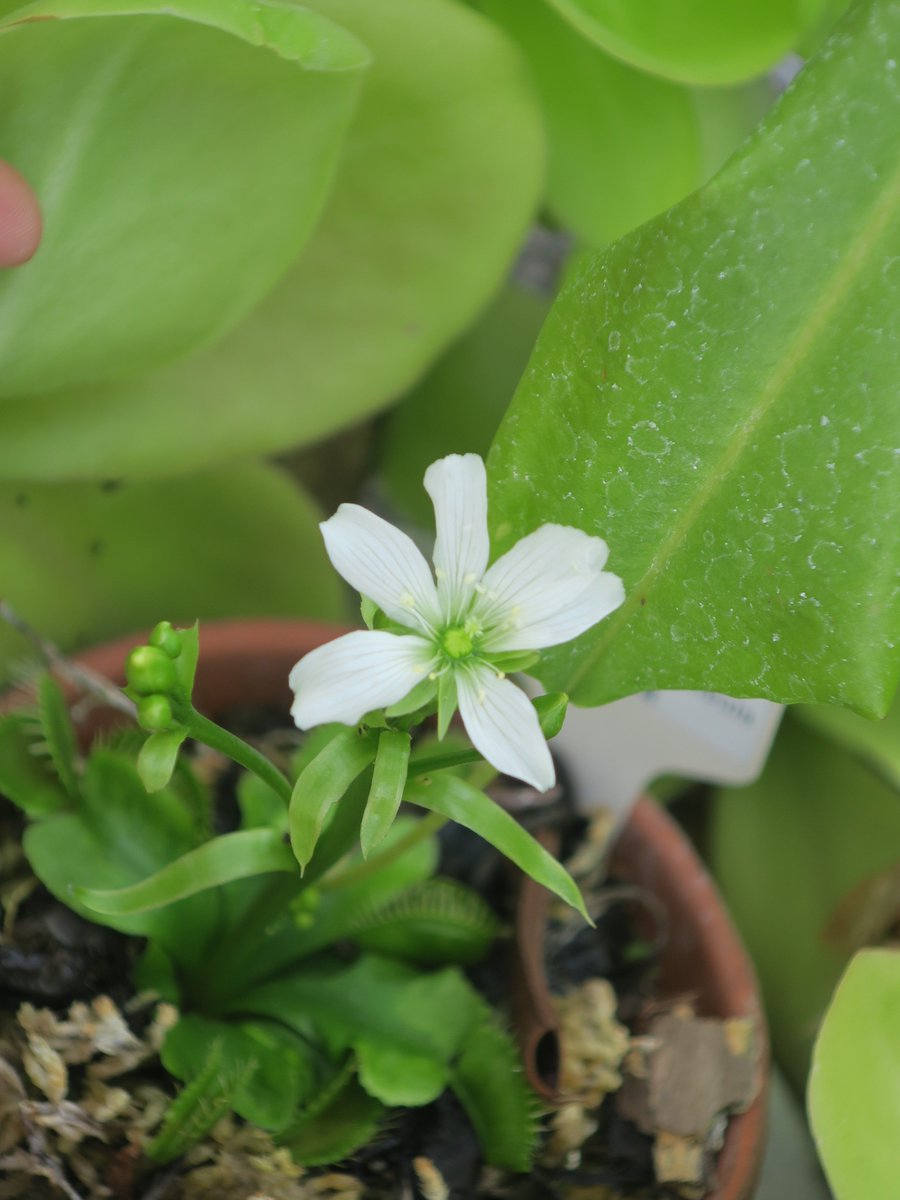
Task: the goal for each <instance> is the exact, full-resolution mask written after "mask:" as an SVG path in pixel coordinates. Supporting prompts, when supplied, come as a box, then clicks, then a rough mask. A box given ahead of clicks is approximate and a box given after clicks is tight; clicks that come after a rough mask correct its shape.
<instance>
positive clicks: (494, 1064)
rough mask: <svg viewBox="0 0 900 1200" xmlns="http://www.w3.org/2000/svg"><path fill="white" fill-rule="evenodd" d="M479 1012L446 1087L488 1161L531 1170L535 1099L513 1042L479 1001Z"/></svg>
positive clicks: (534, 1145)
mask: <svg viewBox="0 0 900 1200" xmlns="http://www.w3.org/2000/svg"><path fill="white" fill-rule="evenodd" d="M478 1008H479V1015H478V1020H477V1021H476V1023H475V1024H474V1025H473V1028H472V1029H471V1030H470V1031H469V1034H468V1037H467V1038H466V1046H465V1049H464V1050H463V1053H462V1056H461V1057H460V1060H459V1062H458V1063H457V1064H456V1066H455V1067H454V1071H453V1076H452V1078H451V1080H450V1086H451V1087H452V1088H453V1090H454V1092H456V1094H457V1096H458V1097H459V1099H460V1101H461V1103H462V1105H463V1107H464V1108H465V1110H466V1112H467V1113H468V1114H469V1120H470V1121H471V1122H472V1125H473V1127H474V1129H475V1132H476V1133H477V1134H478V1140H479V1141H480V1142H481V1145H482V1148H483V1150H484V1156H485V1158H486V1159H487V1161H488V1162H489V1163H490V1164H491V1165H492V1166H495V1167H503V1168H505V1169H506V1170H507V1171H529V1170H531V1167H532V1163H533V1160H534V1155H535V1152H536V1150H537V1141H538V1121H537V1111H538V1102H537V1097H536V1096H535V1094H534V1093H533V1092H532V1091H531V1089H530V1088H529V1087H528V1084H527V1083H526V1082H525V1075H524V1072H523V1070H522V1059H521V1055H520V1054H519V1050H518V1047H517V1046H516V1043H515V1042H514V1041H513V1039H512V1038H511V1037H510V1035H509V1034H508V1033H506V1031H505V1030H503V1029H501V1028H500V1027H499V1026H498V1024H497V1018H496V1016H495V1015H494V1013H493V1012H492V1011H491V1010H490V1009H489V1008H488V1006H487V1005H486V1004H485V1003H484V1002H483V1001H481V1002H480V1003H479V1005H478Z"/></svg>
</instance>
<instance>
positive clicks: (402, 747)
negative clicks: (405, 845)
mask: <svg viewBox="0 0 900 1200" xmlns="http://www.w3.org/2000/svg"><path fill="white" fill-rule="evenodd" d="M410 744H411V743H410V737H409V734H408V733H404V732H402V731H401V730H393V729H386V730H384V732H383V733H380V734H379V735H378V750H377V752H376V754H375V770H374V772H373V773H372V786H371V788H370V789H369V799H368V801H367V802H366V811H365V812H364V813H363V819H362V823H361V825H360V828H359V840H360V846H361V847H362V852H363V856H364V857H368V856H369V854H370V853H371V852H372V851H373V850H374V849H375V847H376V846H377V845H378V844H379V842H381V841H382V840H383V838H384V836H385V834H386V833H387V831H388V830H389V829H390V827H391V825H392V824H393V821H394V818H395V817H396V815H397V809H398V808H399V807H400V801H401V800H402V799H403V789H404V787H405V786H406V768H407V765H408V763H409V750H410Z"/></svg>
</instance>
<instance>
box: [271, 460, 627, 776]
mask: <svg viewBox="0 0 900 1200" xmlns="http://www.w3.org/2000/svg"><path fill="white" fill-rule="evenodd" d="M425 488H426V490H427V492H428V494H429V495H430V496H431V499H432V502H433V504H434V515H435V522H436V526H437V538H436V541H435V545H434V567H435V576H436V579H437V582H436V583H435V579H434V578H432V574H431V570H430V569H429V567H428V564H427V562H426V561H425V559H424V558H423V556H422V555H421V553H420V552H419V550H418V548H417V547H416V545H415V543H414V542H413V541H412V539H411V538H409V537H407V536H406V534H405V533H401V531H400V530H399V529H396V528H395V527H394V526H393V525H390V524H388V522H387V521H383V520H382V519H381V518H380V517H376V516H375V515H374V513H370V512H369V511H368V510H367V509H365V508H360V507H359V505H356V504H342V505H341V506H340V508H339V509H338V510H337V513H336V514H335V515H334V516H333V517H331V519H330V520H328V521H325V522H324V523H323V524H322V526H321V529H322V533H323V535H324V538H325V546H326V549H327V551H328V555H329V557H330V559H331V561H332V563H333V564H334V566H335V568H336V569H337V570H338V571H339V572H340V574H341V575H342V576H343V577H344V579H346V580H347V582H348V583H349V584H351V585H352V586H353V587H354V588H356V590H357V591H359V592H360V593H362V595H363V596H366V597H368V598H369V599H370V600H372V601H373V602H374V603H375V604H376V605H378V607H379V608H380V609H381V610H382V612H383V613H385V615H386V616H387V617H389V618H390V619H391V620H392V621H393V622H395V623H397V624H399V625H401V626H403V627H405V630H408V631H409V632H408V633H403V634H398V633H391V632H388V631H386V630H359V631H358V632H356V633H348V634H347V635H346V636H344V637H341V638H338V639H337V640H336V641H333V642H329V643H328V644H327V645H325V646H320V647H319V648H318V649H316V650H313V651H312V653H310V654H307V655H306V656H305V657H304V658H302V659H301V660H300V662H298V663H297V665H296V666H295V667H294V669H293V670H292V671H291V676H290V684H291V688H292V689H293V691H294V692H295V700H294V704H293V706H292V708H291V715H292V716H293V718H294V720H295V722H296V723H297V725H298V726H299V727H300V728H301V729H309V728H311V727H312V726H313V725H322V724H325V723H327V722H329V721H338V722H340V723H341V724H344V725H355V724H356V723H357V721H359V719H360V718H361V717H362V716H363V714H364V713H367V712H371V711H372V710H373V709H377V708H383V707H387V706H389V705H392V704H396V703H397V702H398V701H400V700H402V699H403V698H404V697H405V696H407V695H408V693H409V692H410V691H411V690H412V689H413V688H414V687H415V686H416V685H417V684H419V683H421V682H422V681H423V680H425V679H428V678H431V679H437V678H438V676H440V675H442V674H443V673H444V672H446V671H451V672H452V673H453V678H454V682H455V684H456V691H457V696H458V703H459V711H460V715H461V716H462V720H463V724H464V725H465V727H466V733H467V734H468V735H469V738H470V739H471V741H472V744H473V745H474V746H475V748H476V749H477V750H478V751H479V752H480V753H481V754H482V755H484V757H485V758H486V759H487V761H488V762H489V763H491V764H492V766H494V767H496V768H497V770H498V771H502V772H504V773H505V774H507V775H513V776H515V777H516V778H517V779H522V780H524V781H525V782H526V783H530V784H532V785H533V786H534V787H536V788H539V789H540V790H542V791H546V789H547V788H549V787H551V786H552V784H553V781H554V778H555V774H554V769H553V760H552V759H551V757H550V751H549V749H548V747H547V743H546V741H545V739H544V736H543V734H542V733H541V729H540V725H539V723H538V719H537V714H536V713H535V710H534V708H533V706H532V704H531V702H530V701H529V700H528V698H527V696H526V695H525V693H524V692H522V691H520V689H519V688H518V687H516V686H515V684H513V683H511V682H510V681H509V680H508V679H505V678H504V676H503V673H502V671H500V670H499V669H498V668H497V667H495V666H493V665H492V663H491V658H492V656H494V655H499V654H502V653H507V652H509V651H514V650H523V651H527V650H538V649H541V648H543V647H546V646H555V645H557V644H558V643H560V642H567V641H569V640H570V639H571V638H574V637H577V636H578V634H580V633H583V632H584V631H585V630H586V629H589V628H590V627H591V626H592V625H595V624H596V623H597V622H598V621H599V620H601V619H602V618H603V617H605V616H607V615H608V614H609V613H611V612H612V611H613V610H614V609H615V608H618V606H619V605H620V604H621V603H622V600H623V599H624V591H623V588H622V581H621V579H619V577H618V576H617V575H612V574H610V573H609V572H607V571H604V570H603V565H604V563H605V562H606V558H607V554H608V549H607V545H606V543H605V542H604V541H603V540H602V538H597V537H591V536H590V535H589V534H587V533H584V532H583V531H582V530H580V529H573V528H571V527H570V526H566V525H542V526H541V527H540V528H539V529H536V530H535V531H534V533H530V534H528V536H527V537H524V538H522V540H521V541H519V542H517V543H516V545H515V546H513V548H512V549H511V550H510V551H508V553H506V554H504V555H503V557H502V558H499V559H498V560H497V561H496V562H495V563H494V564H493V566H491V567H488V557H489V553H490V543H489V539H488V528H487V477H486V474H485V469H484V463H483V462H482V461H481V459H480V458H479V457H478V455H477V454H464V455H459V454H451V455H450V456H449V457H447V458H442V459H439V460H438V461H437V462H435V463H432V464H431V466H430V467H429V468H428V470H427V471H426V472H425Z"/></svg>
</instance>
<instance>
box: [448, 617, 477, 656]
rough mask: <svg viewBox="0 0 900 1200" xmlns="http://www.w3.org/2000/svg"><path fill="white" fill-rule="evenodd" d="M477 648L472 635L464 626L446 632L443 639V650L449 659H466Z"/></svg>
mask: <svg viewBox="0 0 900 1200" xmlns="http://www.w3.org/2000/svg"><path fill="white" fill-rule="evenodd" d="M474 648H475V643H474V641H473V640H472V635H471V633H469V631H468V630H467V629H464V628H463V627H462V626H459V625H457V626H455V627H453V628H451V629H446V630H444V634H443V636H442V637H441V649H442V650H443V651H444V653H445V654H446V655H447V657H448V658H465V657H466V656H467V655H469V654H471V653H472V651H473V649H474Z"/></svg>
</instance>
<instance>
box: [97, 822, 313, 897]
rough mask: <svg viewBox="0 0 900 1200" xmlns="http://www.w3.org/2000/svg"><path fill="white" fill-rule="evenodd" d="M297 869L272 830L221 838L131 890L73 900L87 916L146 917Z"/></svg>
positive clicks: (120, 890)
mask: <svg viewBox="0 0 900 1200" xmlns="http://www.w3.org/2000/svg"><path fill="white" fill-rule="evenodd" d="M296 868H297V863H296V861H295V859H294V856H293V854H292V853H291V851H290V849H289V848H288V846H287V845H286V844H285V841H284V836H283V835H282V834H281V833H279V832H278V831H277V830H275V829H249V830H244V831H242V832H239V833H225V834H222V836H221V837H217V838H213V840H212V841H211V842H204V844H203V845H202V846H198V847H197V848H196V850H191V851H189V853H187V854H184V855H182V856H181V857H180V858H177V859H175V861H174V862H170V863H168V864H167V865H166V866H165V867H163V868H162V870H160V871H157V872H156V873H155V874H154V875H149V876H148V877H147V878H146V879H142V880H141V881H140V882H139V883H135V884H132V885H131V887H126V888H118V889H116V890H115V891H110V890H100V889H97V888H88V887H76V888H74V895H75V896H76V897H77V899H78V900H80V901H81V903H82V904H83V905H85V906H86V907H87V908H88V909H90V911H91V912H92V913H101V914H102V915H104V916H112V917H128V916H132V915H133V914H135V913H146V912H152V911H153V910H154V909H157V908H162V907H163V906H164V905H169V904H174V903H175V902H176V901H177V900H183V899H184V898H185V897H187V896H194V895H196V894H197V893H198V892H203V891H207V890H208V889H209V888H215V887H219V886H221V884H223V883H231V882H232V881H233V880H235V879H246V878H248V877H249V876H253V875H263V874H267V873H268V872H270V871H286V872H288V873H291V872H293V871H295V870H296Z"/></svg>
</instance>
